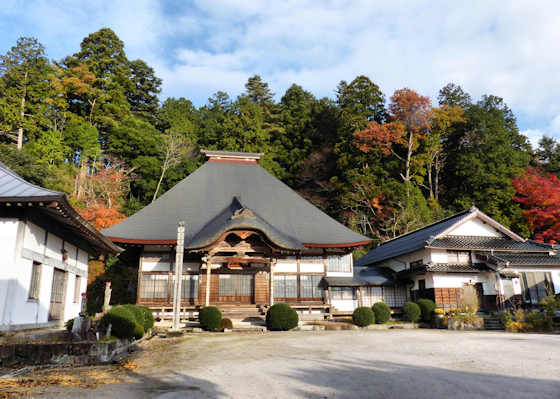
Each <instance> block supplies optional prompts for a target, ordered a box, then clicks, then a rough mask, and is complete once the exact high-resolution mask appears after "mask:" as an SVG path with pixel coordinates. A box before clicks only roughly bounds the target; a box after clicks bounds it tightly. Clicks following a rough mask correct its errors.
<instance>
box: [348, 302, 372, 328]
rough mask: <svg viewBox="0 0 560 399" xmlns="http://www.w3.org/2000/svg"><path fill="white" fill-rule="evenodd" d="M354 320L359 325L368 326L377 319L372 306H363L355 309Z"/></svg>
mask: <svg viewBox="0 0 560 399" xmlns="http://www.w3.org/2000/svg"><path fill="white" fill-rule="evenodd" d="M352 321H353V322H354V324H355V325H357V326H360V327H366V326H369V325H370V324H372V323H373V322H374V321H375V314H374V313H373V310H371V308H369V307H367V306H361V307H359V308H356V309H354V313H352Z"/></svg>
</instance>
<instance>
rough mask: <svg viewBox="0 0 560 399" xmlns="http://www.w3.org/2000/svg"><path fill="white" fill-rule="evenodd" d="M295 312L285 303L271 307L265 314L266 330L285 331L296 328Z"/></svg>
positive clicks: (296, 316) (296, 318) (297, 319)
mask: <svg viewBox="0 0 560 399" xmlns="http://www.w3.org/2000/svg"><path fill="white" fill-rule="evenodd" d="M298 322H299V317H298V314H297V312H296V311H295V310H294V309H292V308H291V307H290V306H289V305H286V304H285V303H277V304H276V305H272V306H271V307H270V309H268V312H266V328H268V329H269V330H271V331H287V330H291V329H292V328H295V327H297V325H298Z"/></svg>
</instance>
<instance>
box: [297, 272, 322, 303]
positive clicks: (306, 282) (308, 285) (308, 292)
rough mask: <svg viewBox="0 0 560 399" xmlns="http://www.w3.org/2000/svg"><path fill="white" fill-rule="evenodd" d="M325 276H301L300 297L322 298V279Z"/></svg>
mask: <svg viewBox="0 0 560 399" xmlns="http://www.w3.org/2000/svg"><path fill="white" fill-rule="evenodd" d="M322 279H323V276H306V275H301V276H300V297H301V298H318V299H319V298H322V297H323V288H322V287H321V280H322Z"/></svg>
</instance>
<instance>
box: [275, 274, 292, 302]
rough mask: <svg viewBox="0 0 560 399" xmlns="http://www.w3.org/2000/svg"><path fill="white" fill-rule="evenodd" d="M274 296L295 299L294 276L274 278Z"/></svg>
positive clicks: (277, 276)
mask: <svg viewBox="0 0 560 399" xmlns="http://www.w3.org/2000/svg"><path fill="white" fill-rule="evenodd" d="M274 296H275V297H276V298H297V296H298V283H297V276H296V275H276V276H274Z"/></svg>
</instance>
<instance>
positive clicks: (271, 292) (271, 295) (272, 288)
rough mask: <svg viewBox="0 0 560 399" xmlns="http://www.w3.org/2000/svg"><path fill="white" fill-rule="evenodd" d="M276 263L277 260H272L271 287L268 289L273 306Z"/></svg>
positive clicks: (270, 302) (270, 303)
mask: <svg viewBox="0 0 560 399" xmlns="http://www.w3.org/2000/svg"><path fill="white" fill-rule="evenodd" d="M275 264H276V261H274V260H271V261H270V281H269V282H270V287H269V289H268V291H269V294H270V298H269V301H268V302H269V305H270V306H272V305H274V265H275Z"/></svg>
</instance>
